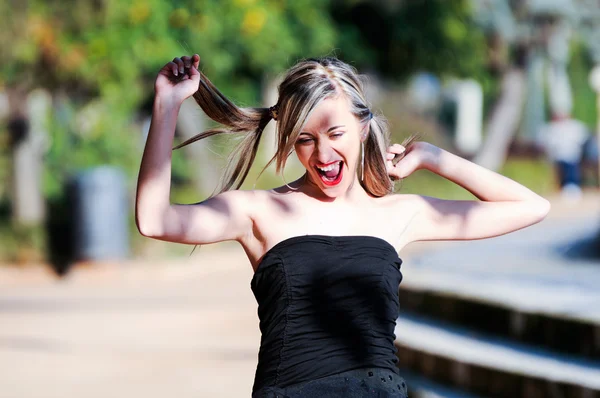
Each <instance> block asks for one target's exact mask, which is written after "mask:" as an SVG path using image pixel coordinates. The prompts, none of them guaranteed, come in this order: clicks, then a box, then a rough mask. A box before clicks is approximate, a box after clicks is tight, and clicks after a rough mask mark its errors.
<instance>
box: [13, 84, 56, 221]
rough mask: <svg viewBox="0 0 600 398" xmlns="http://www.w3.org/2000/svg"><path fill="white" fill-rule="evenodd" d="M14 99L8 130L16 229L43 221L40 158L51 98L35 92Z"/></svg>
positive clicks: (40, 91) (42, 151)
mask: <svg viewBox="0 0 600 398" xmlns="http://www.w3.org/2000/svg"><path fill="white" fill-rule="evenodd" d="M19 97H21V96H20V95H19V94H16V95H14V96H13V98H12V101H10V102H11V104H10V105H11V114H12V115H13V116H12V117H11V119H10V121H9V125H8V130H9V133H10V135H11V144H12V145H11V146H12V168H13V169H12V209H13V220H14V222H15V223H16V224H18V225H31V226H33V225H39V224H41V223H42V222H43V221H44V216H45V207H44V198H43V195H42V170H43V163H42V156H43V153H44V149H45V146H46V143H47V139H48V135H47V131H46V122H47V119H48V112H49V110H50V106H51V103H52V98H51V96H50V94H48V93H47V92H46V91H43V90H35V91H33V92H32V93H30V94H29V95H28V96H27V97H23V99H19Z"/></svg>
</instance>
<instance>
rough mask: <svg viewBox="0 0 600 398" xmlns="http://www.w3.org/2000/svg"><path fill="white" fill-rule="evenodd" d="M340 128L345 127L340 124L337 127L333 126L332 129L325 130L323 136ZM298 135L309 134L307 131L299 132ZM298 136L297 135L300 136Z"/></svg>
mask: <svg viewBox="0 0 600 398" xmlns="http://www.w3.org/2000/svg"><path fill="white" fill-rule="evenodd" d="M340 127H346V125H344V124H340V125H339V126H333V127H329V129H327V131H326V133H325V134H327V133H329V132H330V131H333V130H335V129H339V128H340ZM300 134H310V133H309V132H308V131H301V132H300ZM300 134H299V135H300Z"/></svg>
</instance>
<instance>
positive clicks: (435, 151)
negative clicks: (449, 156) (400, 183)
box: [385, 141, 441, 180]
mask: <svg viewBox="0 0 600 398" xmlns="http://www.w3.org/2000/svg"><path fill="white" fill-rule="evenodd" d="M440 153H441V149H440V148H438V147H436V146H435V145H432V144H429V143H427V142H423V141H417V142H414V143H412V144H411V145H409V146H408V148H405V147H403V146H402V145H400V144H394V145H392V146H390V147H388V149H387V156H386V162H385V164H386V168H387V172H388V175H389V176H390V178H391V179H392V180H400V179H402V178H406V177H408V176H409V175H411V174H412V173H414V172H415V171H417V170H419V169H423V168H427V167H429V166H430V165H432V164H435V163H436V162H437V159H438V158H439V156H440ZM396 156H398V157H400V160H398V161H397V162H395V161H394V158H395V157H396ZM394 163H395V164H394Z"/></svg>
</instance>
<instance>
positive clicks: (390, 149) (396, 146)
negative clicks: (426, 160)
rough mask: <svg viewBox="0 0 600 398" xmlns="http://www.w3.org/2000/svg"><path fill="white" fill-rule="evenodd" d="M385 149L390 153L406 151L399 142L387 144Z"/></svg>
mask: <svg viewBox="0 0 600 398" xmlns="http://www.w3.org/2000/svg"><path fill="white" fill-rule="evenodd" d="M387 151H388V152H390V153H394V154H398V153H402V152H404V151H406V148H404V147H403V146H402V145H400V144H394V145H392V146H389V147H388V149H387Z"/></svg>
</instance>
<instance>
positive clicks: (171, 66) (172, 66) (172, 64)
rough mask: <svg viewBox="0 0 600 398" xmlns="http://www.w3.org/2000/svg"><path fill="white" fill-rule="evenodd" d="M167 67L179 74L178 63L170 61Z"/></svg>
mask: <svg viewBox="0 0 600 398" xmlns="http://www.w3.org/2000/svg"><path fill="white" fill-rule="evenodd" d="M165 68H166V69H167V70H170V71H171V72H172V73H173V74H174V75H175V76H177V74H178V69H179V68H178V67H177V64H176V63H175V62H169V63H168V64H166V65H165Z"/></svg>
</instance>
